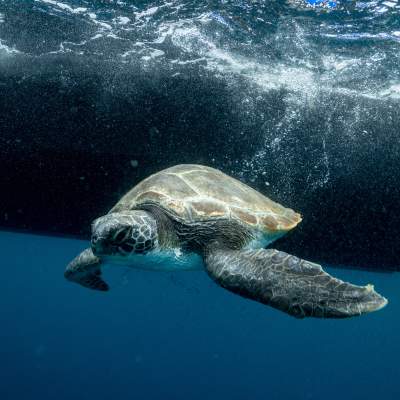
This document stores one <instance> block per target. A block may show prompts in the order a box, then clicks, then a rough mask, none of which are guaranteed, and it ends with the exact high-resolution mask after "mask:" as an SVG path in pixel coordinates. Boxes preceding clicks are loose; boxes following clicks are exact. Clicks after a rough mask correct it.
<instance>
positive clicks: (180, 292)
mask: <svg viewBox="0 0 400 400" xmlns="http://www.w3.org/2000/svg"><path fill="white" fill-rule="evenodd" d="M86 245H87V243H85V242H82V241H72V240H66V239H56V238H51V237H39V236H30V235H19V234H9V233H0V247H1V248H2V252H3V254H2V266H3V273H2V277H3V278H2V280H1V283H0V293H1V295H0V298H1V302H0V324H1V330H0V354H1V361H2V362H1V367H0V376H1V379H0V398H1V399H4V400H22V399H24V400H26V399H44V400H45V399H54V398H57V399H60V400H63V399H77V400H78V399H110V398H114V399H123V398H128V399H133V398H135V399H205V398H207V399H216V400H218V399H240V400H241V399H265V398H268V399H277V400H278V399H321V398H324V399H327V400H331V399H332V400H333V399H335V400H336V399H338V398H339V399H343V400H347V399H349V400H350V399H351V400H358V399H360V400H361V399H376V398H378V399H385V400H388V399H393V400H394V399H398V398H399V396H400V386H399V382H398V381H399V374H400V367H399V362H398V360H399V356H400V345H399V341H398V340H397V336H398V335H397V332H398V330H399V322H398V315H399V310H400V297H399V293H398V292H399V290H398V288H399V285H400V281H399V279H400V277H399V275H391V274H379V273H371V272H361V271H344V270H339V269H330V272H331V273H334V274H336V275H338V276H340V277H342V278H345V279H351V280H352V281H354V282H356V283H363V284H365V283H367V282H374V283H375V284H376V288H377V290H379V291H380V292H381V293H384V294H385V296H387V297H388V298H389V300H390V303H389V305H388V306H387V307H386V308H384V309H383V310H381V311H379V312H377V313H374V314H369V315H367V316H363V317H360V318H354V319H350V320H338V321H334V320H329V321H328V320H296V319H294V318H291V317H289V316H287V315H284V314H283V313H280V312H278V311H276V310H273V309H271V308H268V307H265V306H262V305H260V304H257V303H254V302H251V301H247V300H244V299H241V298H239V297H238V296H235V295H233V294H231V293H228V292H226V291H225V290H223V289H221V288H219V287H217V286H216V285H215V284H214V283H213V282H212V281H211V280H210V279H209V278H208V277H207V275H206V274H205V273H203V272H182V273H173V274H171V273H154V272H147V271H138V270H131V271H126V270H124V269H118V268H115V269H111V267H110V269H109V270H108V271H107V273H106V278H107V280H108V281H109V282H110V283H111V285H112V290H111V291H110V292H108V293H106V294H104V293H95V292H92V291H89V290H86V289H84V288H81V287H79V286H78V285H74V284H72V283H69V282H67V281H65V280H64V279H63V269H64V266H65V264H66V263H67V262H68V261H69V260H70V259H71V257H72V256H74V255H75V254H76V253H77V252H79V251H80V250H82V249H83V248H84V247H86Z"/></svg>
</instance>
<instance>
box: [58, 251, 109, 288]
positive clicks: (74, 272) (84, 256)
mask: <svg viewBox="0 0 400 400" xmlns="http://www.w3.org/2000/svg"><path fill="white" fill-rule="evenodd" d="M100 264H101V261H100V259H99V258H98V257H96V256H95V255H94V254H93V252H92V249H89V248H88V249H85V250H84V251H82V253H80V254H79V255H78V256H77V257H75V258H74V259H73V260H72V261H71V262H70V263H69V264H68V266H67V268H66V270H65V272H64V276H65V278H66V279H68V280H69V281H71V282H75V283H79V284H80V285H82V286H84V287H87V288H89V289H94V290H100V291H103V292H105V291H107V290H109V286H108V285H107V283H106V282H104V281H103V279H102V278H101V269H100Z"/></svg>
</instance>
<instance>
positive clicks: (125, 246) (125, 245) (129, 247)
mask: <svg viewBox="0 0 400 400" xmlns="http://www.w3.org/2000/svg"><path fill="white" fill-rule="evenodd" d="M120 249H122V250H123V251H125V252H126V253H132V251H133V246H132V245H131V244H130V243H123V244H122V245H121V246H120Z"/></svg>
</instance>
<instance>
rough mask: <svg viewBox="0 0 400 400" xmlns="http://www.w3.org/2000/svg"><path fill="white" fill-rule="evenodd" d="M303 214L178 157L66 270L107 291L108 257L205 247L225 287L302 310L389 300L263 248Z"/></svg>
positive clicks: (102, 226)
mask: <svg viewBox="0 0 400 400" xmlns="http://www.w3.org/2000/svg"><path fill="white" fill-rule="evenodd" d="M300 221H301V217H300V215H299V214H297V213H295V212H294V211H293V210H291V209H288V208H285V207H283V206H281V205H279V204H277V203H275V202H273V201H272V200H270V199H268V198H267V197H265V196H263V195H262V194H260V193H258V192H256V191H255V190H253V189H251V188H250V187H248V186H246V185H245V184H243V183H241V182H239V181H237V180H236V179H234V178H231V177H229V176H227V175H225V174H223V173H222V172H220V171H217V170H215V169H212V168H209V167H204V166H201V165H178V166H175V167H172V168H169V169H167V170H164V171H161V172H159V173H157V174H154V175H152V176H150V177H149V178H147V179H145V180H144V181H142V182H141V183H139V184H138V185H137V186H135V187H134V188H133V189H132V190H131V191H130V192H128V193H127V194H126V195H125V196H123V197H122V199H121V200H120V201H119V202H118V203H117V204H116V205H115V206H114V207H113V208H112V210H111V211H110V213H109V214H107V215H105V216H103V217H101V218H98V219H97V220H95V221H94V222H93V225H92V248H91V249H86V250H85V251H84V252H82V253H81V254H80V255H79V256H78V257H76V258H75V259H74V260H73V261H72V262H71V263H70V264H69V266H68V267H67V270H66V272H65V276H66V278H67V279H69V280H71V281H74V282H77V283H79V284H81V285H83V286H85V287H88V288H91V289H95V290H101V291H105V290H108V285H107V284H106V283H105V282H104V281H103V280H102V278H101V270H100V265H101V263H102V262H103V260H107V261H110V260H111V261H114V262H117V261H118V262H121V261H125V262H127V263H128V264H129V263H131V264H132V266H135V262H137V261H138V258H137V257H138V256H140V257H149V256H146V254H149V253H150V254H152V255H153V256H154V254H155V255H156V257H157V254H161V252H163V251H164V250H168V249H179V251H182V252H183V253H185V254H190V253H197V254H198V255H200V256H201V257H202V258H203V260H204V267H205V269H206V271H207V272H208V274H209V275H210V277H211V278H212V279H213V280H214V281H215V282H217V283H218V284H219V285H221V286H222V287H224V288H225V289H228V290H230V291H231V292H233V293H236V294H239V295H241V296H243V297H246V298H249V299H252V300H256V301H258V302H260V303H263V304H266V305H269V306H272V307H274V308H276V309H278V310H281V311H284V312H286V313H288V314H289V315H292V316H294V317H297V318H303V317H322V318H344V317H352V316H356V315H361V314H363V313H368V312H371V311H375V310H378V309H380V308H382V307H383V306H384V305H385V304H386V303H387V301H386V299H384V298H383V297H382V296H380V295H379V294H377V293H376V292H375V291H374V290H373V287H372V286H371V285H367V286H365V287H362V286H356V285H352V284H350V283H346V282H343V281H341V280H339V279H336V278H333V277H331V276H330V275H328V274H327V273H326V272H324V271H323V270H322V268H321V267H320V266H319V265H317V264H313V263H310V262H308V261H305V260H300V259H298V258H297V257H295V256H291V255H289V254H286V253H284V252H280V251H278V250H272V249H268V250H265V249H262V247H263V246H265V245H267V244H269V243H271V242H272V241H274V240H275V239H277V238H278V237H280V236H282V235H283V234H285V233H286V232H287V231H288V230H290V229H292V228H293V227H295V226H296V225H297V224H298V223H299V222H300ZM257 248H258V250H257ZM149 259H150V258H149ZM141 260H142V259H141ZM153 260H154V258H153Z"/></svg>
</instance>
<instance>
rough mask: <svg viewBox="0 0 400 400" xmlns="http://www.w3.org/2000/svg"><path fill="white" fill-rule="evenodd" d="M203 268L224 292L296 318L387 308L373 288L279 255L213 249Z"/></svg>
mask: <svg viewBox="0 0 400 400" xmlns="http://www.w3.org/2000/svg"><path fill="white" fill-rule="evenodd" d="M205 263H206V268H207V271H208V274H209V275H210V276H211V278H212V279H214V280H215V281H216V282H217V283H218V284H220V285H221V286H222V287H224V288H225V289H228V290H230V291H232V292H234V293H236V294H239V295H241V296H243V297H246V298H249V299H252V300H256V301H259V302H260V303H263V304H267V305H270V306H272V307H274V308H277V309H279V310H281V311H284V312H286V313H288V314H290V315H292V316H294V317H297V318H304V317H319V318H346V317H352V316H357V315H361V314H365V313H369V312H372V311H376V310H379V309H381V308H382V307H384V306H385V305H386V304H387V300H386V299H385V298H384V297H382V296H380V295H379V294H378V293H376V292H375V291H374V288H373V286H372V285H367V286H356V285H352V284H350V283H347V282H343V281H341V280H339V279H336V278H334V277H332V276H330V275H329V274H327V273H326V272H325V271H323V269H322V268H321V266H320V265H318V264H314V263H311V262H308V261H305V260H301V259H299V258H297V257H295V256H292V255H289V254H287V253H284V252H282V251H278V250H272V249H268V250H265V249H261V250H246V251H235V250H218V249H217V250H212V251H210V252H208V253H207V255H206V257H205Z"/></svg>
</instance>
